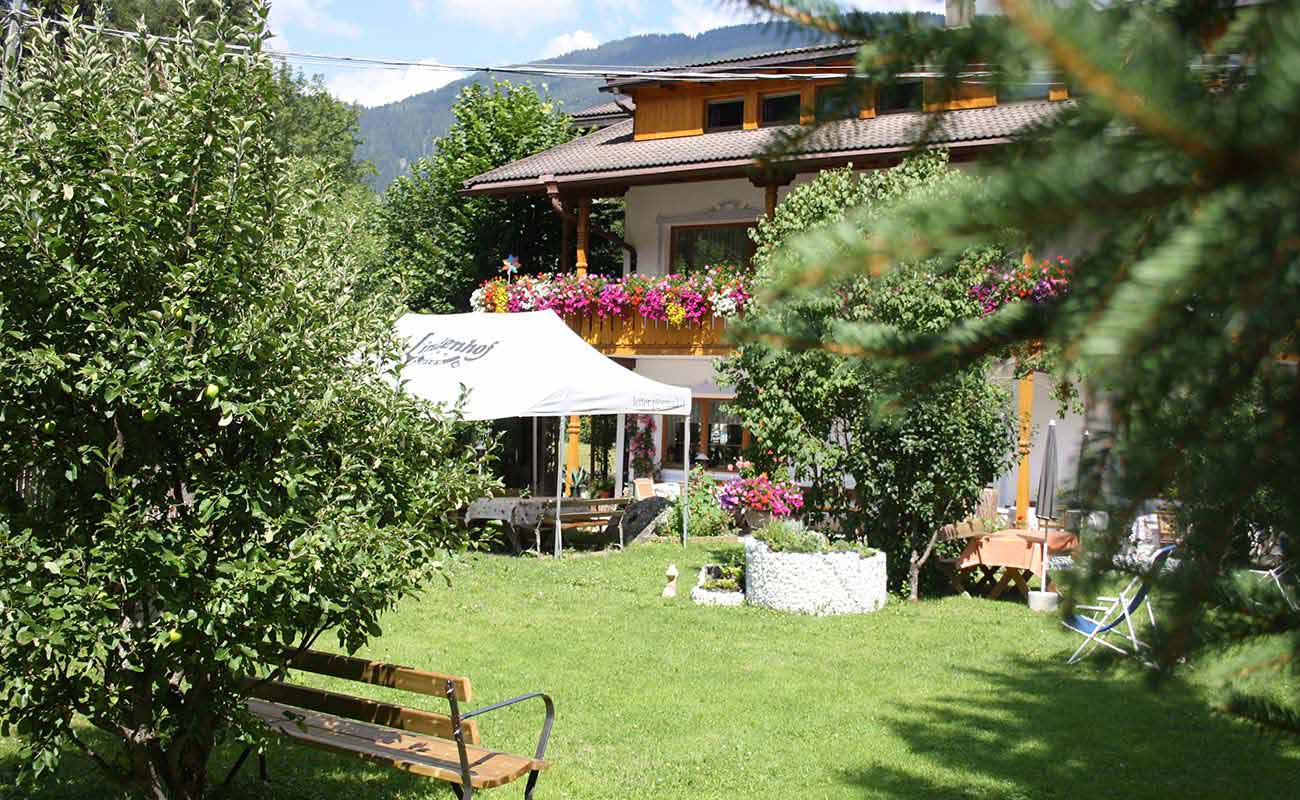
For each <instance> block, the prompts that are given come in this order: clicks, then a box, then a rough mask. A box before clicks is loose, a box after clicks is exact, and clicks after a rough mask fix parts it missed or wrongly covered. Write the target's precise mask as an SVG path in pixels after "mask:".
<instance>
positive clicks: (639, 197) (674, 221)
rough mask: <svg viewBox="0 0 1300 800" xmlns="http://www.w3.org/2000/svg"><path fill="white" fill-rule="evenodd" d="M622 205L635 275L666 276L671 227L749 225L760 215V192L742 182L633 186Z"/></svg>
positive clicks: (761, 210) (761, 194)
mask: <svg viewBox="0 0 1300 800" xmlns="http://www.w3.org/2000/svg"><path fill="white" fill-rule="evenodd" d="M623 200H624V203H625V204H626V206H625V208H626V211H625V222H624V228H623V231H624V233H623V235H624V237H625V238H626V239H627V242H628V244H630V245H632V246H633V247H635V248H636V257H637V271H638V272H644V273H646V274H648V275H663V274H664V273H665V272H667V269H668V235H669V229H670V228H671V227H672V226H673V225H699V224H703V223H710V222H753V221H754V220H756V219H758V218H759V217H760V216H762V215H763V209H764V196H763V190H762V189H760V188H758V187H757V186H754V185H753V184H752V183H750V182H749V181H747V180H744V179H739V180H729V181H699V182H696V183H669V184H664V185H661V186H634V187H632V188H631V189H628V191H627V194H626V195H624V197H623ZM624 268H625V269H626V262H625V266H624Z"/></svg>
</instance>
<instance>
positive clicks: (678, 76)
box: [15, 11, 1051, 83]
mask: <svg viewBox="0 0 1300 800" xmlns="http://www.w3.org/2000/svg"><path fill="white" fill-rule="evenodd" d="M15 15H16V16H19V17H22V18H24V19H27V20H36V19H38V17H37V16H36V15H34V14H31V13H30V12H21V11H18V12H16V14H15ZM54 22H55V24H58V25H67V23H66V22H65V21H63V20H55V21H54ZM77 24H78V27H81V28H84V29H87V30H93V31H96V32H98V33H101V34H104V35H108V36H114V37H117V38H123V39H132V40H138V39H141V38H143V36H142V34H140V33H139V32H137V31H127V30H121V29H118V28H110V27H107V26H104V25H95V24H91V23H84V22H83V23H77ZM149 38H152V39H155V40H157V41H163V42H173V43H177V42H180V41H182V40H181V39H180V38H179V37H175V36H156V35H150V37H149ZM227 47H229V48H230V49H232V50H237V51H243V52H250V51H252V49H253V48H251V47H248V46H246V45H237V44H228V45H227ZM260 51H261V52H262V53H264V54H266V55H268V56H271V57H273V58H280V59H283V60H285V61H290V62H293V63H296V64H299V65H310V66H334V67H344V68H348V69H363V70H408V69H421V70H432V71H441V72H458V73H464V72H483V73H495V74H503V75H524V76H528V77H537V78H546V77H550V78H586V79H593V80H603V81H608V80H611V79H616V78H624V79H628V78H630V79H638V78H640V79H644V80H653V81H665V82H684V83H703V82H710V81H723V80H755V79H757V80H777V81H791V80H794V81H798V80H825V79H826V78H849V77H853V75H854V74H855V73H854V71H853V69H852V68H847V69H846V68H845V67H844V66H834V65H820V66H818V65H814V66H809V67H796V68H794V69H795V70H797V71H787V72H751V71H743V72H727V71H706V70H699V69H694V70H692V69H689V68H680V69H677V68H673V67H671V66H669V67H663V66H644V65H639V66H629V65H607V64H573V65H570V64H558V63H551V64H527V63H525V64H504V65H491V64H447V63H442V62H429V61H411V60H407V59H397V58H373V57H368V56H349V55H336V54H330V53H313V52H308V51H301V50H281V49H277V48H269V47H263V48H261V50H260ZM927 67H928V65H920V66H919V67H918V68H917V69H916V70H915V71H911V72H905V73H900V74H899V75H898V77H899V78H911V79H916V78H941V77H944V73H943V72H941V71H935V70H933V69H927ZM992 76H993V73H992V72H990V71H987V70H973V71H966V72H962V73H959V74H958V75H957V77H958V78H959V79H962V80H971V79H981V78H983V79H987V78H990V77H992ZM1036 82H1037V81H1036ZM1043 82H1051V81H1050V79H1049V80H1048V81H1043Z"/></svg>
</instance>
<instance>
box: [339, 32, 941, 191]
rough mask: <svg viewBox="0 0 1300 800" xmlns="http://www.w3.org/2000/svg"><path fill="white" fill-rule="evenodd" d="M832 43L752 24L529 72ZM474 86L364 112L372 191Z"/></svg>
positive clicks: (587, 92) (561, 81)
mask: <svg viewBox="0 0 1300 800" xmlns="http://www.w3.org/2000/svg"><path fill="white" fill-rule="evenodd" d="M872 16H878V17H880V18H885V19H887V18H897V17H900V16H906V17H914V18H916V19H918V20H919V21H921V22H922V23H923V24H925V23H929V24H934V25H942V24H943V15H941V14H930V13H924V12H922V13H917V14H914V15H913V14H903V15H898V14H890V13H878V14H873V15H872ZM832 40H833V39H832V37H829V36H827V35H825V34H822V33H819V32H815V31H811V30H809V29H807V28H800V27H795V26H790V25H784V24H776V23H751V24H748V25H731V26H727V27H724V28H715V29H713V30H709V31H704V32H703V33H699V34H694V35H690V34H684V33H645V34H638V35H635V36H628V37H625V38H622V39H614V40H612V41H609V42H605V43H603V44H601V45H599V46H597V47H593V48H588V49H584V50H574V51H571V52H568V53H564V54H562V55H559V56H556V57H554V58H548V59H542V60H539V61H531V62H528V63H530V64H574V65H582V64H592V65H597V64H599V65H609V64H624V65H628V66H647V67H652V66H653V67H663V66H678V65H683V64H698V63H702V62H707V61H715V60H718V59H726V58H736V57H739V56H747V55H753V54H755V53H763V52H771V51H775V50H783V49H787V48H791V47H806V46H808V45H814V44H822V43H825V42H828V41H832ZM508 79H509V80H510V82H511V83H515V84H520V83H527V84H530V85H532V86H534V87H535V88H537V89H538V90H541V91H544V92H545V93H546V94H548V95H549V96H550V97H551V99H552V100H554V101H555V102H557V103H559V104H560V107H561V108H562V109H563V110H564V111H566V112H569V113H573V112H575V111H580V110H582V109H583V108H586V107H587V106H591V105H595V104H597V103H602V102H607V101H608V100H610V99H612V97H613V96H612V95H610V94H609V93H606V92H600V91H598V89H599V87H600V85H601V84H602V81H600V80H594V79H589V78H532V77H528V76H519V75H512V76H509V78H508ZM473 83H479V84H484V85H490V84H491V83H492V78H491V77H490V76H489V75H488V74H486V73H483V72H476V73H474V74H472V75H468V76H466V77H464V78H460V79H458V80H455V81H452V82H451V83H449V84H447V85H446V86H442V87H440V88H438V89H434V90H433V91H429V92H422V93H420V94H416V95H412V96H411V97H407V98H405V99H403V100H399V101H397V102H395V103H388V104H386V105H382V106H375V107H373V108H366V109H362V112H361V116H360V120H359V125H360V135H359V138H360V139H361V144H360V145H359V146H358V147H357V152H356V155H357V158H359V159H363V160H368V161H370V162H371V163H372V164H374V166H375V170H376V173H375V174H374V175H373V176H371V177H370V179H369V180H368V182H369V184H370V186H371V187H372V188H374V189H376V190H377V191H381V192H382V191H383V190H384V189H386V188H387V187H388V185H389V184H390V183H392V182H393V180H394V179H395V178H397V177H398V176H399V175H403V174H406V172H407V171H408V170H409V168H410V166H411V164H413V163H414V162H415V161H416V160H417V159H419V158H420V157H422V156H425V155H429V154H430V153H431V152H432V151H433V145H434V140H435V139H437V137H439V136H442V135H443V134H444V133H446V131H447V128H448V126H450V125H451V121H452V106H453V105H454V104H455V102H456V97H457V95H458V94H459V93H460V91H461V89H463V88H465V87H466V86H469V85H470V84H473Z"/></svg>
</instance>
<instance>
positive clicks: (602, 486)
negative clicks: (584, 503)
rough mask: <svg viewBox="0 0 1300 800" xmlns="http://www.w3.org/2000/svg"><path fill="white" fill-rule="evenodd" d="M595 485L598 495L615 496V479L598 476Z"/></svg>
mask: <svg viewBox="0 0 1300 800" xmlns="http://www.w3.org/2000/svg"><path fill="white" fill-rule="evenodd" d="M595 487H596V496H597V497H613V496H614V479H613V478H597V479H596V480H595Z"/></svg>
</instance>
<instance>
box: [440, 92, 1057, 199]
mask: <svg viewBox="0 0 1300 800" xmlns="http://www.w3.org/2000/svg"><path fill="white" fill-rule="evenodd" d="M1070 104H1071V101H1065V102H1048V101H1032V102H1023V103H1007V104H1003V105H998V106H993V107H990V108H972V109H964V110H961V111H949V112H947V113H945V114H944V115H943V116H942V118H941V120H940V127H939V128H938V130H936V131H934V132H933V133H932V134H931V136H930V142H931V143H932V144H948V145H952V146H958V145H961V144H968V145H973V144H979V143H987V144H996V143H1001V142H1005V141H1007V140H1008V139H1010V138H1011V137H1013V136H1015V134H1016V133H1017V132H1019V131H1022V130H1024V129H1025V128H1027V127H1029V126H1031V125H1034V124H1036V123H1040V122H1043V121H1045V120H1047V119H1049V118H1051V117H1052V116H1054V115H1055V114H1056V113H1058V112H1059V111H1060V110H1061V109H1062V108H1063V107H1065V106H1068V105H1070ZM933 118H934V115H933V114H922V113H920V112H916V113H905V114H887V115H885V116H881V117H876V118H875V119H865V120H858V119H848V120H841V121H838V122H831V123H827V124H825V125H823V126H822V127H820V128H818V129H817V130H816V131H815V132H814V133H813V134H812V135H811V136H809V137H808V138H807V139H806V140H804V141H803V142H802V143H801V145H800V146H799V148H798V150H797V152H796V153H795V154H794V157H796V158H800V157H802V158H812V157H817V156H825V157H831V156H835V157H840V156H843V157H846V158H852V157H855V156H870V155H872V154H880V153H889V152H895V151H898V150H901V149H906V148H908V147H910V146H913V145H915V144H916V143H917V142H918V141H920V137H921V134H922V133H923V131H924V126H925V124H926V122H927V121H928V120H931V119H933ZM794 127H795V126H784V127H772V128H759V129H756V130H739V131H726V132H718V133H706V134H702V135H697V136H680V137H676V138H672V139H650V140H644V141H635V140H634V139H633V138H632V120H630V119H629V120H625V121H623V122H619V123H616V124H614V125H610V126H609V127H608V128H604V129H603V130H599V131H595V132H594V133H590V134H587V135H586V136H583V137H580V138H578V139H574V140H573V141H571V142H566V143H565V144H562V145H558V146H556V147H552V148H551V149H549V150H544V151H542V152H540V153H537V154H535V155H531V156H528V157H527V158H522V159H520V160H518V161H513V162H511V163H509V164H505V165H503V166H501V167H498V168H496V169H494V170H491V171H489V172H485V173H483V174H482V175H476V176H475V177H473V178H470V179H469V180H467V181H466V182H465V189H466V190H467V191H471V192H490V191H493V190H513V191H521V190H522V191H527V190H529V189H534V188H541V186H542V181H541V178H542V177H543V176H548V180H549V179H552V178H551V177H550V176H554V178H553V179H555V180H557V181H558V182H559V183H573V184H577V183H600V182H605V183H617V182H618V181H619V179H620V178H628V177H631V176H632V175H633V174H637V173H640V174H641V175H643V176H644V175H645V171H647V170H649V171H651V175H650V178H651V180H641V182H661V181H660V180H653V176H654V174H656V173H666V172H667V171H673V172H677V173H682V175H681V176H680V177H681V178H683V179H684V178H685V177H686V176H688V175H689V173H690V172H691V171H692V170H691V165H697V166H698V167H699V168H700V169H699V171H707V170H708V169H710V168H714V169H716V168H718V167H729V166H735V167H738V168H743V167H746V166H752V165H753V163H754V160H755V159H756V158H758V157H759V156H761V155H763V154H764V153H766V152H768V151H769V149H770V148H771V147H772V146H773V145H775V144H776V143H777V141H778V136H779V135H780V134H781V132H783V131H789V130H790V129H792V128H794ZM566 178H567V180H566ZM667 180H669V179H666V178H664V179H662V182H667Z"/></svg>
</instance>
